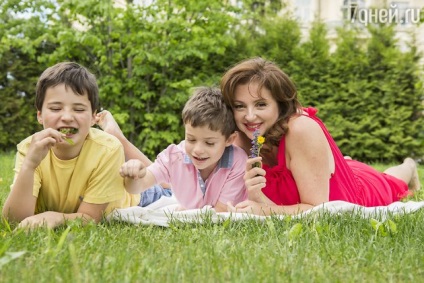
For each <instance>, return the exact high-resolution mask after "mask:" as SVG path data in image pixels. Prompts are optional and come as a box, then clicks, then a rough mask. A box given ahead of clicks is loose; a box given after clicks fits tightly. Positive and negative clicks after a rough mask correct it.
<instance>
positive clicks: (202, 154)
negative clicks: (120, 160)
mask: <svg viewBox="0 0 424 283" xmlns="http://www.w3.org/2000/svg"><path fill="white" fill-rule="evenodd" d="M182 120H183V123H184V127H185V140H184V141H182V142H180V143H179V144H178V145H175V144H172V145H169V146H168V147H167V148H166V149H165V150H164V151H162V152H161V153H159V155H158V156H157V158H156V160H155V161H154V162H153V163H151V164H150V165H148V166H147V167H146V166H145V164H146V162H143V161H142V160H140V159H139V158H137V159H131V160H128V161H127V162H126V163H124V165H123V166H122V167H121V170H120V174H121V176H122V177H124V178H125V185H126V189H127V191H128V192H129V193H132V194H139V193H142V192H144V191H146V190H147V189H149V188H151V187H152V186H153V185H155V184H159V183H169V184H171V190H172V193H173V194H174V195H175V197H176V199H177V200H178V202H179V203H180V206H181V209H195V208H201V207H203V206H205V205H211V206H212V207H214V208H215V210H216V211H218V212H222V211H227V203H228V202H231V203H233V204H237V203H239V202H241V201H243V200H245V199H246V189H245V184H244V180H243V176H244V171H245V167H246V160H247V156H246V153H245V152H244V151H243V150H241V149H240V148H239V147H236V146H233V145H232V143H233V141H234V139H235V137H236V135H237V134H236V132H235V130H236V126H235V123H234V117H233V113H232V111H231V109H230V108H229V107H228V106H226V105H225V103H224V101H223V99H222V95H221V92H220V90H219V89H217V88H210V87H200V88H197V89H196V90H195V92H194V94H193V95H192V97H191V98H190V99H189V100H188V101H187V103H186V104H185V106H184V109H183V112H182Z"/></svg>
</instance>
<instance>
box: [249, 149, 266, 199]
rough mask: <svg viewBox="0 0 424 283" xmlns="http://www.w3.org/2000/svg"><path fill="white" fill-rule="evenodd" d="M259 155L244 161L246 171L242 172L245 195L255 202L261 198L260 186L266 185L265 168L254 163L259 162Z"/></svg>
mask: <svg viewBox="0 0 424 283" xmlns="http://www.w3.org/2000/svg"><path fill="white" fill-rule="evenodd" d="M261 160H262V158H261V157H255V158H249V159H248V160H247V162H246V171H245V174H244V183H245V185H246V188H247V197H248V199H250V200H253V201H256V202H264V201H263V200H262V196H263V193H262V188H264V187H265V185H266V178H265V173H266V172H265V170H264V169H262V168H261V167H256V166H254V165H256V164H261Z"/></svg>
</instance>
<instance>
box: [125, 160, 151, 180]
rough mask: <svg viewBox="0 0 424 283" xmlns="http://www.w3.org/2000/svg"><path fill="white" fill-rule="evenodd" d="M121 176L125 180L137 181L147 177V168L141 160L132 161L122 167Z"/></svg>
mask: <svg viewBox="0 0 424 283" xmlns="http://www.w3.org/2000/svg"><path fill="white" fill-rule="evenodd" d="M119 174H121V176H122V177H124V178H125V177H126V178H131V179H134V180H137V179H141V178H144V176H146V168H145V166H144V164H143V162H141V161H140V160H138V159H130V160H128V161H127V162H125V163H124V164H123V165H122V166H121V169H120V170H119Z"/></svg>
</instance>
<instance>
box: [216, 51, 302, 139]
mask: <svg viewBox="0 0 424 283" xmlns="http://www.w3.org/2000/svg"><path fill="white" fill-rule="evenodd" d="M253 82H254V83H257V84H258V93H257V94H254V95H259V96H260V94H261V90H262V88H266V89H268V90H269V91H270V92H271V95H272V97H273V98H274V99H275V100H276V101H277V104H278V109H279V115H278V120H277V121H276V123H275V124H274V126H272V127H271V128H270V129H269V130H268V131H267V133H265V137H266V143H267V144H270V145H274V146H278V145H279V143H280V140H281V137H282V136H283V135H284V134H286V133H287V131H288V126H287V123H288V120H289V118H290V117H291V116H293V115H295V114H296V113H297V112H298V111H299V109H301V107H302V106H301V104H300V102H299V100H298V98H297V90H296V86H295V85H294V83H293V82H292V80H291V79H290V78H289V76H288V75H287V74H286V73H284V72H283V71H282V70H281V69H280V68H279V67H278V66H277V65H276V64H275V63H273V62H271V61H267V60H265V59H262V58H252V59H247V60H244V61H242V62H240V63H238V64H236V65H234V66H233V67H232V68H231V69H229V70H228V71H227V72H226V73H225V74H224V76H223V77H222V79H221V92H222V95H223V96H224V101H225V103H226V104H227V105H230V106H231V107H232V108H233V107H234V96H235V91H236V88H237V86H239V85H246V84H250V83H253Z"/></svg>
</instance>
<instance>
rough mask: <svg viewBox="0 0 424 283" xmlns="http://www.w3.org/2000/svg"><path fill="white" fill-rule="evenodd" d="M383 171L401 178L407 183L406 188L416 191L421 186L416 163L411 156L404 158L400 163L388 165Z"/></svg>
mask: <svg viewBox="0 0 424 283" xmlns="http://www.w3.org/2000/svg"><path fill="white" fill-rule="evenodd" d="M384 173H386V174H388V175H391V176H394V177H396V178H398V179H400V180H403V181H404V182H405V183H407V184H408V188H409V190H411V191H417V190H419V189H420V188H421V183H420V178H419V176H418V170H417V164H416V163H415V161H414V160H413V159H412V158H409V157H408V158H405V160H404V161H403V163H402V164H400V165H397V166H393V167H390V168H388V169H386V170H385V171H384Z"/></svg>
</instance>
